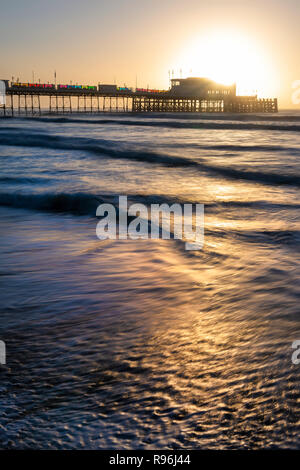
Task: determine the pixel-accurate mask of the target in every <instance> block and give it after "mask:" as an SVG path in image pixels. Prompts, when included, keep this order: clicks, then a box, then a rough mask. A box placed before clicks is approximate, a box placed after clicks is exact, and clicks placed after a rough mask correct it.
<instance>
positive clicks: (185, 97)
mask: <svg viewBox="0 0 300 470" xmlns="http://www.w3.org/2000/svg"><path fill="white" fill-rule="evenodd" d="M5 84H6V105H5V106H4V107H2V109H3V114H6V115H7V114H9V115H15V114H17V115H18V114H19V115H21V114H25V115H28V114H30V115H35V114H39V115H40V114H41V113H42V109H43V112H47V113H56V114H58V113H63V114H64V113H72V112H85V113H87V112H91V113H96V112H105V111H108V112H113V111H116V112H118V111H121V112H135V113H144V112H147V113H148V112H168V113H174V112H190V113H202V112H206V113H223V112H231V113H275V112H277V111H278V106H277V99H276V98H275V99H258V98H257V95H254V96H238V95H237V94H236V85H235V84H234V85H222V84H219V83H216V82H214V81H212V80H209V79H207V78H193V77H190V78H185V79H183V78H180V79H177V78H176V79H172V80H171V87H170V89H169V90H157V89H148V88H147V89H145V88H136V89H132V88H128V87H125V86H124V87H118V86H116V85H106V84H101V85H100V84H99V85H97V86H96V85H60V84H59V85H54V84H49V83H47V84H40V83H19V82H9V81H8V80H5ZM42 97H43V98H42ZM45 98H46V99H47V106H45V107H44V106H42V105H41V99H44V100H45Z"/></svg>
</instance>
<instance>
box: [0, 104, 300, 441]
mask: <svg viewBox="0 0 300 470" xmlns="http://www.w3.org/2000/svg"><path fill="white" fill-rule="evenodd" d="M299 189H300V112H295V111H282V112H279V113H278V114H274V115H266V114H265V115H242V114H241V115H230V114H228V115H227V114H226V115H214V114H203V115H202V114H201V115H193V114H180V113H178V114H148V115H143V114H141V115H139V114H121V113H119V114H108V113H107V114H98V115H96V114H94V115H91V114H78V115H76V114H74V115H63V116H62V115H56V116H47V115H44V116H40V117H32V118H30V117H27V118H25V117H15V118H8V117H7V118H2V119H0V230H1V239H0V260H1V267H0V275H1V276H0V296H1V317H0V318H1V321H0V340H1V341H3V344H5V349H6V364H3V365H1V366H0V375H1V380H0V448H2V449H120V450H124V449H262V448H264V449H284V448H289V449H299V448H300V432H299V431H300V406H299V405H300V390H299V379H300V353H299V358H298V355H297V348H298V349H299V348H300V263H299V261H300V254H299V251H300V212H299V209H300V200H299ZM119 196H127V198H128V201H129V202H130V203H143V204H145V205H146V206H150V205H151V204H162V203H167V204H173V203H179V204H187V203H189V204H197V203H198V204H203V205H204V214H205V215H204V246H203V248H202V249H199V250H194V251H189V250H186V249H185V244H184V242H183V241H182V240H177V239H173V238H171V239H169V240H167V239H137V240H133V239H126V240H120V239H115V240H114V239H106V240H100V239H99V238H98V237H97V235H96V226H97V222H98V221H99V218H97V217H96V210H97V207H98V205H99V204H102V203H110V204H113V205H114V206H117V204H118V200H119ZM297 341H299V343H297ZM297 344H298V346H297Z"/></svg>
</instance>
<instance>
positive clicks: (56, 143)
mask: <svg viewBox="0 0 300 470" xmlns="http://www.w3.org/2000/svg"><path fill="white" fill-rule="evenodd" d="M0 145H7V146H20V147H24V146H25V147H39V148H47V149H53V150H69V151H87V152H90V153H93V154H95V155H97V156H106V157H109V158H116V159H127V160H134V161H139V162H145V163H154V164H155V163H156V164H161V165H167V166H179V167H194V168H196V169H197V170H199V171H202V172H203V171H204V172H206V173H208V174H212V175H217V176H221V177H223V178H229V179H234V180H243V181H251V182H257V183H262V184H272V185H291V186H297V187H299V186H300V175H298V174H277V173H269V172H264V171H252V170H241V169H237V168H230V167H225V166H217V165H210V164H208V163H205V162H204V161H202V162H199V161H195V160H192V159H189V158H183V157H179V156H174V155H173V156H172V155H167V154H162V153H155V152H149V151H145V150H142V149H139V150H136V149H129V148H127V149H120V148H118V147H117V146H116V145H117V144H116V143H115V142H112V141H105V140H99V139H97V140H96V139H87V138H84V137H77V138H74V137H62V136H53V135H48V134H27V133H25V134H22V133H21V134H20V133H15V134H10V135H0ZM112 145H113V146H114V147H113V146H112Z"/></svg>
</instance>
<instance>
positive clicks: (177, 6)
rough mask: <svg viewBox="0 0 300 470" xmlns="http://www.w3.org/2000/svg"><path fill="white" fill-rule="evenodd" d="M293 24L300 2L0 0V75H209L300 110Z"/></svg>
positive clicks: (155, 81) (48, 78)
mask: <svg viewBox="0 0 300 470" xmlns="http://www.w3.org/2000/svg"><path fill="white" fill-rule="evenodd" d="M299 24H300V2H299V0H209V1H201V0H181V1H179V0H140V1H138V0H105V1H101V0H84V1H83V0H60V1H59V0H47V1H46V0H14V1H13V2H8V1H7V0H0V59H1V60H0V79H10V80H11V79H12V77H14V79H16V78H19V79H20V81H23V82H27V81H32V80H33V78H34V80H35V81H38V80H39V79H40V81H41V83H44V82H45V83H47V82H50V83H54V71H55V70H56V75H57V83H62V84H63V83H71V82H72V83H78V84H89V85H94V84H97V83H99V82H100V83H117V84H118V85H120V86H123V85H124V84H126V85H127V86H133V87H134V86H135V85H136V83H137V86H139V87H150V88H160V89H167V88H168V86H169V75H170V76H171V77H172V76H174V77H175V78H177V77H180V76H182V77H187V76H205V77H209V78H213V79H215V80H217V81H219V82H224V83H231V82H233V81H236V82H237V89H238V92H239V93H240V94H242V93H245V94H246V93H256V92H257V93H258V95H259V96H261V97H278V98H279V105H280V107H281V108H285V109H296V108H300V103H299V104H297V103H296V101H299V102H300V92H299V93H297V89H298V88H300V28H299ZM297 81H298V83H297ZM293 86H294V88H293ZM296 95H297V97H298V96H299V99H296V100H295V96H296Z"/></svg>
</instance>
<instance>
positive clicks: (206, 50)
mask: <svg viewBox="0 0 300 470" xmlns="http://www.w3.org/2000/svg"><path fill="white" fill-rule="evenodd" d="M178 66H179V67H178V69H180V70H181V71H182V74H183V75H184V76H191V75H192V76H198V77H207V78H211V79H212V80H215V81H216V82H218V83H223V84H225V85H229V84H232V83H236V84H237V93H238V94H256V93H257V94H258V95H261V94H265V95H267V96H268V95H269V94H270V92H272V90H270V84H272V80H273V83H274V71H273V70H272V66H271V65H270V60H269V58H268V57H267V54H266V53H265V52H264V51H263V48H262V47H260V45H259V44H257V43H256V42H255V40H253V39H249V38H248V37H246V36H244V35H243V34H238V33H234V32H228V31H223V32H216V33H211V34H206V35H203V36H201V37H199V38H197V39H194V40H193V43H192V44H190V45H188V46H187V47H186V48H185V50H184V51H183V54H182V57H181V58H180V59H179V62H178ZM178 69H177V70H178Z"/></svg>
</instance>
